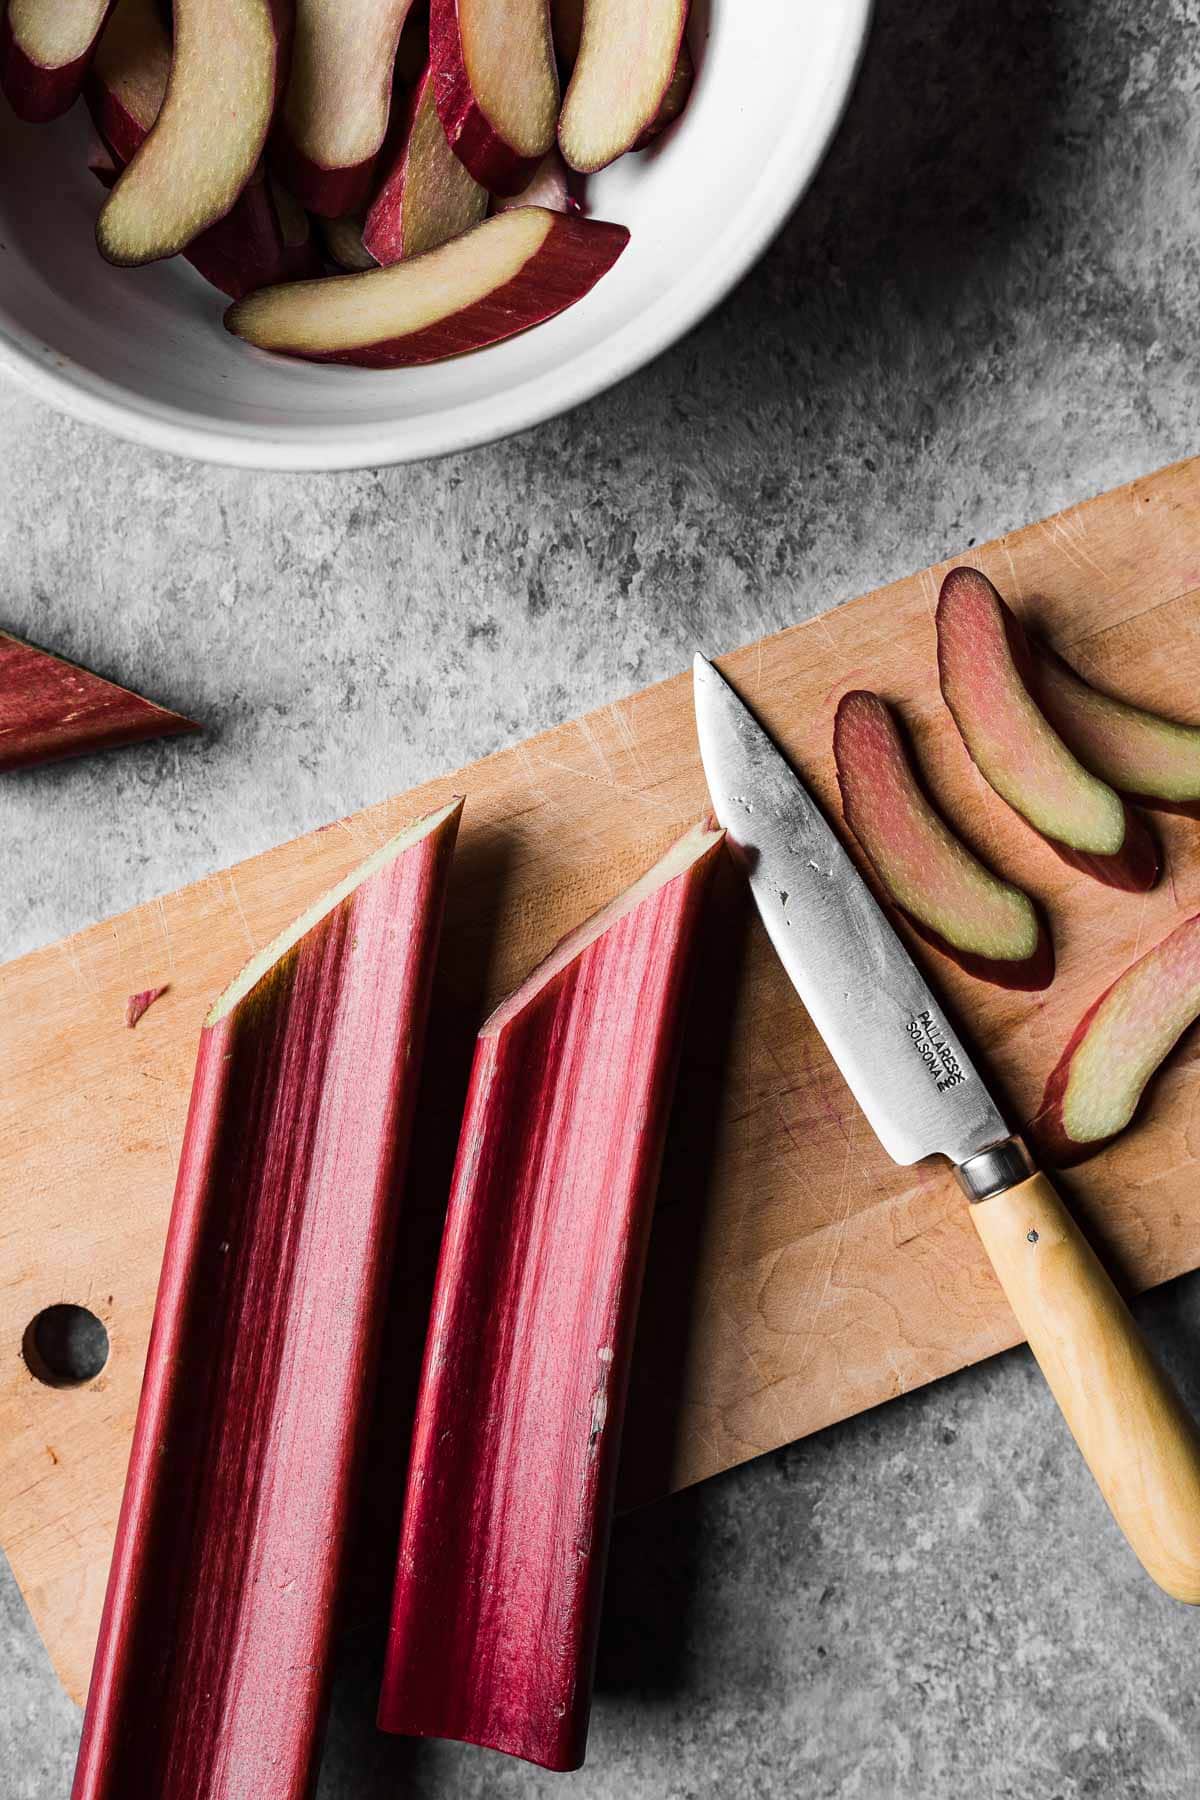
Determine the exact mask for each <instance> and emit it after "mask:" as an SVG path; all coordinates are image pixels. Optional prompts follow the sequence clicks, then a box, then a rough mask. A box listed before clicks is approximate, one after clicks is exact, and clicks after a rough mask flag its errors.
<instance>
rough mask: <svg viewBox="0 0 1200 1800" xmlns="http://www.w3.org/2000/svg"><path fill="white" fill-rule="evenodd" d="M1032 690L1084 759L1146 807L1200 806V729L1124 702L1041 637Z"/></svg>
mask: <svg viewBox="0 0 1200 1800" xmlns="http://www.w3.org/2000/svg"><path fill="white" fill-rule="evenodd" d="M1032 649H1033V670H1032V679H1033V691H1034V693H1035V695H1036V697H1037V701H1038V704H1039V706H1040V707H1041V709H1042V711H1043V712H1044V713H1045V714H1046V717H1047V718H1048V719H1049V720H1050V723H1051V724H1052V725H1053V726H1054V728H1055V730H1056V731H1057V732H1059V733H1060V735H1061V736H1062V737H1063V738H1064V739H1065V741H1066V742H1067V743H1068V744H1069V745H1070V746H1071V749H1072V750H1073V751H1074V752H1075V754H1076V755H1077V756H1078V758H1079V760H1080V762H1082V763H1083V764H1085V766H1086V767H1087V768H1089V769H1090V770H1091V771H1092V773H1093V775H1099V776H1100V777H1101V779H1102V780H1104V781H1107V782H1109V783H1110V785H1111V786H1112V787H1114V788H1116V789H1117V790H1118V791H1119V792H1120V793H1122V794H1127V795H1129V797H1130V798H1131V799H1134V800H1140V801H1142V803H1143V804H1144V805H1146V806H1158V807H1162V808H1164V809H1166V810H1179V811H1193V810H1195V809H1196V807H1197V806H1200V727H1197V726H1195V725H1181V724H1179V723H1178V722H1177V721H1175V720H1174V719H1164V718H1163V717H1162V716H1161V715H1160V714H1159V713H1152V712H1146V711H1145V710H1144V709H1143V708H1142V707H1140V706H1131V705H1130V704H1129V703H1128V702H1127V701H1124V700H1117V699H1115V698H1114V697H1113V696H1112V695H1111V694H1106V693H1102V692H1101V690H1100V689H1099V688H1094V687H1093V686H1092V685H1091V683H1090V682H1087V681H1085V680H1084V679H1083V677H1082V676H1081V675H1079V674H1077V673H1076V671H1075V670H1074V669H1072V668H1070V667H1068V665H1067V664H1066V663H1065V662H1063V661H1062V659H1061V658H1060V657H1058V656H1056V655H1055V654H1054V653H1053V651H1050V650H1048V649H1046V648H1045V647H1044V646H1043V645H1041V644H1037V643H1035V644H1034V645H1033V646H1032Z"/></svg>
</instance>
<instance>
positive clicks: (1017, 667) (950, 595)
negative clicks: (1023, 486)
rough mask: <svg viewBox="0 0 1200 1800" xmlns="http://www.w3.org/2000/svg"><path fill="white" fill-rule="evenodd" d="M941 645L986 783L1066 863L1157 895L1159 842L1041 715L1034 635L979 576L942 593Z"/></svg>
mask: <svg viewBox="0 0 1200 1800" xmlns="http://www.w3.org/2000/svg"><path fill="white" fill-rule="evenodd" d="M937 640H938V668H939V673H940V676H941V684H942V695H943V698H944V699H945V702H946V705H947V706H948V707H949V709H950V712H951V714H952V715H953V717H954V722H955V724H956V725H957V726H958V729H959V733H960V735H961V736H962V739H963V742H964V744H965V745H966V747H967V750H968V751H969V753H970V756H971V759H972V761H973V762H974V764H975V766H976V768H977V769H978V770H979V772H980V774H981V775H982V776H983V778H984V780H985V781H986V782H988V783H989V785H990V786H991V787H993V788H994V789H995V790H996V792H997V793H998V794H999V795H1000V796H1001V797H1002V798H1003V799H1005V800H1007V802H1008V804H1009V805H1010V806H1011V807H1012V808H1013V810H1014V811H1015V812H1018V813H1020V815H1021V817H1022V818H1024V819H1025V820H1026V821H1027V823H1029V824H1030V825H1032V826H1033V828H1034V830H1035V831H1038V832H1040V833H1041V834H1042V836H1043V837H1044V838H1046V839H1047V841H1048V842H1049V843H1050V844H1051V846H1052V847H1053V848H1054V849H1055V850H1057V851H1058V853H1059V854H1060V855H1061V856H1063V857H1064V859H1065V860H1066V861H1068V862H1071V863H1072V864H1073V865H1074V866H1076V867H1078V868H1081V869H1083V870H1085V871H1086V872H1087V873H1088V874H1091V875H1095V876H1096V877H1097V879H1098V880H1100V881H1104V882H1107V883H1108V884H1109V886H1111V887H1119V888H1124V889H1126V890H1129V891H1132V892H1135V893H1143V892H1145V891H1146V890H1147V889H1148V888H1151V887H1153V885H1154V883H1155V881H1156V880H1157V879H1158V871H1159V861H1158V851H1157V848H1156V846H1155V844H1154V840H1153V839H1152V838H1151V836H1150V834H1149V832H1148V831H1147V829H1146V826H1145V824H1144V823H1143V821H1142V820H1140V819H1139V818H1138V817H1137V815H1136V814H1134V813H1132V812H1130V810H1129V808H1128V807H1127V806H1126V805H1125V804H1124V802H1123V801H1122V800H1121V797H1120V795H1119V794H1116V793H1114V792H1113V790H1112V788H1110V787H1108V786H1107V785H1106V784H1105V783H1104V782H1103V781H1098V780H1097V779H1096V777H1095V776H1094V775H1090V774H1089V773H1088V771H1087V770H1086V769H1085V768H1084V767H1083V765H1082V763H1080V762H1079V761H1078V759H1077V758H1076V757H1075V756H1073V755H1072V754H1071V752H1070V750H1069V749H1068V748H1067V746H1066V744H1064V743H1063V741H1062V739H1061V738H1060V737H1059V735H1058V733H1057V732H1056V731H1055V729H1054V727H1053V726H1052V725H1051V724H1050V722H1049V720H1048V719H1047V718H1046V716H1045V714H1044V713H1043V712H1042V711H1041V709H1040V708H1039V706H1038V705H1037V702H1036V701H1035V699H1034V698H1033V694H1032V691H1031V685H1032V678H1031V673H1030V665H1031V656H1030V651H1029V647H1028V644H1027V643H1026V640H1025V635H1024V632H1023V631H1022V630H1021V627H1020V625H1019V624H1018V622H1017V620H1016V619H1015V618H1014V617H1013V615H1012V613H1010V612H1009V610H1008V608H1007V607H1006V606H1005V604H1004V602H1003V600H1002V599H1001V598H1000V595H999V594H998V593H997V592H996V589H995V588H994V587H993V586H992V584H991V582H990V581H989V580H988V579H987V577H986V576H985V575H983V574H981V573H980V572H979V570H978V569H968V568H959V569H952V570H951V571H950V573H949V574H948V575H947V577H946V579H945V581H944V582H943V583H942V591H941V596H940V598H939V600H938V607H937Z"/></svg>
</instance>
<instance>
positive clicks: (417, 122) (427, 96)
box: [362, 68, 488, 268]
mask: <svg viewBox="0 0 1200 1800" xmlns="http://www.w3.org/2000/svg"><path fill="white" fill-rule="evenodd" d="M433 88H434V84H433V74H432V71H431V70H430V69H428V68H427V69H426V70H425V72H424V74H423V75H422V76H421V79H420V80H419V81H418V82H417V85H416V87H415V88H414V89H413V91H412V94H411V95H410V96H409V101H408V105H407V107H406V109H405V114H404V120H403V124H402V126H401V128H400V131H399V132H398V134H397V141H396V147H395V153H394V155H393V157H392V161H391V164H390V167H389V168H388V170H387V173H386V174H385V175H384V178H383V181H382V184H381V185H380V188H379V192H378V193H377V194H376V196H375V199H374V201H373V202H372V205H371V210H370V212H369V213H368V214H367V222H366V225H365V226H364V227H363V235H362V241H363V247H364V248H365V249H366V251H367V252H368V254H369V255H370V256H372V257H374V259H375V261H376V262H377V263H380V264H382V265H383V267H384V268H387V267H389V266H390V265H391V264H392V263H398V262H400V261H402V259H403V258H404V257H406V256H421V255H422V254H423V253H424V252H425V251H426V250H436V249H437V247H438V245H439V244H445V243H447V242H448V241H449V240H450V239H451V238H456V237H461V236H462V234H463V232H464V231H470V229H471V227H472V226H473V225H478V223H479V221H480V220H481V219H482V218H483V216H484V214H485V213H486V212H487V209H488V193H487V189H486V188H482V187H480V185H479V183H478V182H477V181H476V180H475V178H474V176H472V175H471V174H470V173H469V172H468V171H467V170H466V169H465V168H464V167H463V165H462V163H461V162H460V161H459V159H458V157H457V156H455V154H454V152H453V150H451V148H450V146H449V144H448V143H447V142H446V134H445V132H444V131H443V130H442V122H441V120H440V119H439V118H438V111H437V105H436V103H435V99H434V91H433Z"/></svg>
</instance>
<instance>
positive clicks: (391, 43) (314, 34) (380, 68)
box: [277, 0, 412, 218]
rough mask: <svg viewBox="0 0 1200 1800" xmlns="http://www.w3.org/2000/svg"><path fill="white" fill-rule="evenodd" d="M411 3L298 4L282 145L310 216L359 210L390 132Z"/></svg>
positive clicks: (344, 0) (315, 0)
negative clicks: (398, 63)
mask: <svg viewBox="0 0 1200 1800" xmlns="http://www.w3.org/2000/svg"><path fill="white" fill-rule="evenodd" d="M411 5H412V0H339V4H337V5H332V6H331V5H328V4H326V3H325V0H300V4H299V5H298V6H297V8H296V31H295V37H294V39H293V44H292V65H291V72H290V74H289V76H288V85H287V94H286V97H285V99H284V103H283V110H282V118H281V129H280V132H279V134H278V138H277V143H278V144H279V147H280V149H281V151H282V156H283V161H284V166H285V169H286V172H287V176H288V180H289V183H290V185H291V186H292V188H293V189H294V191H295V193H296V194H297V196H298V198H299V199H300V200H301V201H302V202H303V204H304V205H305V206H306V207H307V208H308V210H309V211H310V212H314V213H318V214H320V215H321V216H323V217H326V218H334V217H341V216H343V215H345V214H346V213H349V212H354V211H356V210H358V209H359V208H360V207H361V206H362V205H364V204H365V202H366V200H367V197H368V195H369V193H370V188H371V179H372V171H373V168H374V163H375V158H376V156H377V154H378V152H379V147H380V145H381V144H382V143H383V140H384V136H385V134H386V132H387V124H388V113H389V110H390V108H391V104H392V80H393V68H394V65H395V61H396V49H397V46H398V44H399V42H400V34H401V32H402V30H403V28H404V22H405V20H406V18H407V17H408V13H409V10H410V8H411Z"/></svg>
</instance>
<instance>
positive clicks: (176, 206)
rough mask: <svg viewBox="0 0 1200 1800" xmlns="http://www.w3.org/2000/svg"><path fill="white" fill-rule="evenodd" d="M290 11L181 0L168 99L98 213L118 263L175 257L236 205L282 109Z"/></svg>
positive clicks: (229, 1) (273, 3)
mask: <svg viewBox="0 0 1200 1800" xmlns="http://www.w3.org/2000/svg"><path fill="white" fill-rule="evenodd" d="M276 7H278V8H279V15H278V19H277V15H276ZM285 17H286V14H285V13H284V10H283V5H282V0H175V8H174V41H173V46H172V55H171V72H170V78H169V80H168V82H167V90H166V95H165V98H164V99H163V102H162V106H161V108H160V110H159V112H158V114H157V116H156V118H155V120H154V123H153V125H152V127H151V128H150V130H149V131H148V133H147V135H146V137H145V140H144V141H143V143H142V144H141V146H140V148H139V149H138V150H137V151H136V153H135V154H134V155H133V156H132V158H131V160H130V161H129V163H128V166H127V167H126V168H125V170H124V172H123V174H122V175H121V178H120V180H119V181H118V182H117V184H116V186H115V187H114V188H113V191H112V193H111V194H110V195H109V197H108V200H107V203H106V204H105V206H104V209H103V211H102V212H101V214H100V218H99V220H98V221H97V225H96V241H97V243H98V244H99V246H100V249H101V252H102V253H103V255H104V256H105V257H107V259H108V261H109V262H112V263H117V264H119V265H120V266H122V267H132V266H134V265H136V264H140V263H147V262H155V261H157V260H158V259H159V258H160V257H164V256H173V255H174V254H175V253H176V252H177V251H179V250H184V249H186V248H187V246H188V245H189V244H190V243H191V242H192V241H193V239H194V238H197V237H199V235H200V233H201V232H202V231H205V230H206V229H207V228H208V227H209V226H211V225H214V224H216V222H217V220H218V219H223V218H224V217H225V215H226V214H227V213H228V212H229V211H230V209H231V208H232V207H233V206H234V204H235V203H236V201H237V199H238V197H239V195H241V194H242V193H243V192H244V190H245V189H246V187H247V186H248V185H249V183H250V181H251V179H252V177H253V176H254V172H255V170H256V169H257V168H258V164H259V158H260V157H261V155H262V150H263V145H264V144H265V142H266V137H267V131H268V128H269V127H270V123H271V117H272V114H273V113H274V110H275V99H276V90H277V87H278V84H279V79H280V75H281V68H282V44H281V37H280V24H281V21H282V20H283V19H284V18H285ZM100 129H101V130H102V131H103V129H104V128H103V126H102V125H101V127H100ZM105 135H106V136H107V133H105ZM109 142H110V143H111V142H112V140H111V139H109ZM113 148H114V149H116V146H115V145H113Z"/></svg>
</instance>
